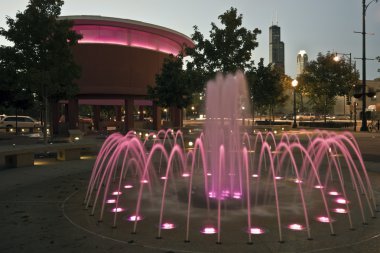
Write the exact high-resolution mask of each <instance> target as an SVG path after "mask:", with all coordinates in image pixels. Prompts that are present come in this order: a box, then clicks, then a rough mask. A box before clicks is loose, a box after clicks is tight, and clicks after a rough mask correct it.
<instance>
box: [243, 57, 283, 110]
mask: <svg viewBox="0 0 380 253" xmlns="http://www.w3.org/2000/svg"><path fill="white" fill-rule="evenodd" d="M247 79H248V84H249V89H250V94H251V99H252V105H253V107H254V110H253V112H254V111H255V109H256V110H258V111H266V110H269V114H270V115H273V111H274V108H275V107H276V106H277V105H281V104H283V103H284V102H285V101H286V99H287V96H285V95H284V87H285V85H286V83H287V81H288V78H286V76H284V75H283V74H282V73H281V72H280V71H279V70H278V69H276V68H273V66H272V64H269V65H267V66H265V65H264V59H262V58H261V59H260V62H259V63H258V67H257V68H255V69H254V70H252V71H249V72H247Z"/></svg>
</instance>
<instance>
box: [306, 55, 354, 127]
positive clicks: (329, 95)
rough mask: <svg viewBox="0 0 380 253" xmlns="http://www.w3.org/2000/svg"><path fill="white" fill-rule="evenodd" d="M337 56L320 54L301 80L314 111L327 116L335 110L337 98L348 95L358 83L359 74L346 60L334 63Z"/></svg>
mask: <svg viewBox="0 0 380 253" xmlns="http://www.w3.org/2000/svg"><path fill="white" fill-rule="evenodd" d="M334 57H335V54H333V53H327V54H325V55H323V54H322V53H319V54H318V57H317V59H316V60H314V61H311V62H309V64H308V65H307V66H306V68H305V71H304V74H302V75H301V77H300V78H301V79H303V81H304V82H305V90H306V91H307V95H308V96H309V99H310V101H309V102H310V103H311V104H312V106H313V108H314V110H315V111H316V112H318V113H322V114H323V115H324V119H325V122H326V115H327V114H328V112H329V111H330V110H331V109H332V108H333V106H334V104H335V98H336V96H344V95H348V94H349V92H350V90H351V89H352V87H353V86H354V85H355V84H356V83H357V82H358V79H359V73H358V72H357V71H356V70H355V69H354V67H353V66H352V65H351V64H350V63H349V62H347V61H346V60H345V59H341V60H340V61H334Z"/></svg>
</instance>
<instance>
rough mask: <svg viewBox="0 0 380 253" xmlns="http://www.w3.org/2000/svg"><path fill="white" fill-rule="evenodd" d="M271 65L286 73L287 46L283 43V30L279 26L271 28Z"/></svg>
mask: <svg viewBox="0 0 380 253" xmlns="http://www.w3.org/2000/svg"><path fill="white" fill-rule="evenodd" d="M269 63H272V64H273V65H274V66H275V67H276V68H279V69H281V71H282V72H283V73H284V72H285V45H284V42H282V41H281V28H280V27H279V26H278V25H272V26H271V27H269Z"/></svg>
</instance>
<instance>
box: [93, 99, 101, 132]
mask: <svg viewBox="0 0 380 253" xmlns="http://www.w3.org/2000/svg"><path fill="white" fill-rule="evenodd" d="M92 113H93V114H94V129H95V130H96V131H99V122H100V105H93V106H92Z"/></svg>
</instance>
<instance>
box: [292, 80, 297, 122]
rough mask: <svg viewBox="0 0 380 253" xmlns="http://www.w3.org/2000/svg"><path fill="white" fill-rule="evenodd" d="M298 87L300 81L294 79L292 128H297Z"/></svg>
mask: <svg viewBox="0 0 380 253" xmlns="http://www.w3.org/2000/svg"><path fill="white" fill-rule="evenodd" d="M297 85H298V81H297V80H296V79H294V80H293V81H292V87H293V126H292V128H297V107H296V87H297Z"/></svg>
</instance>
